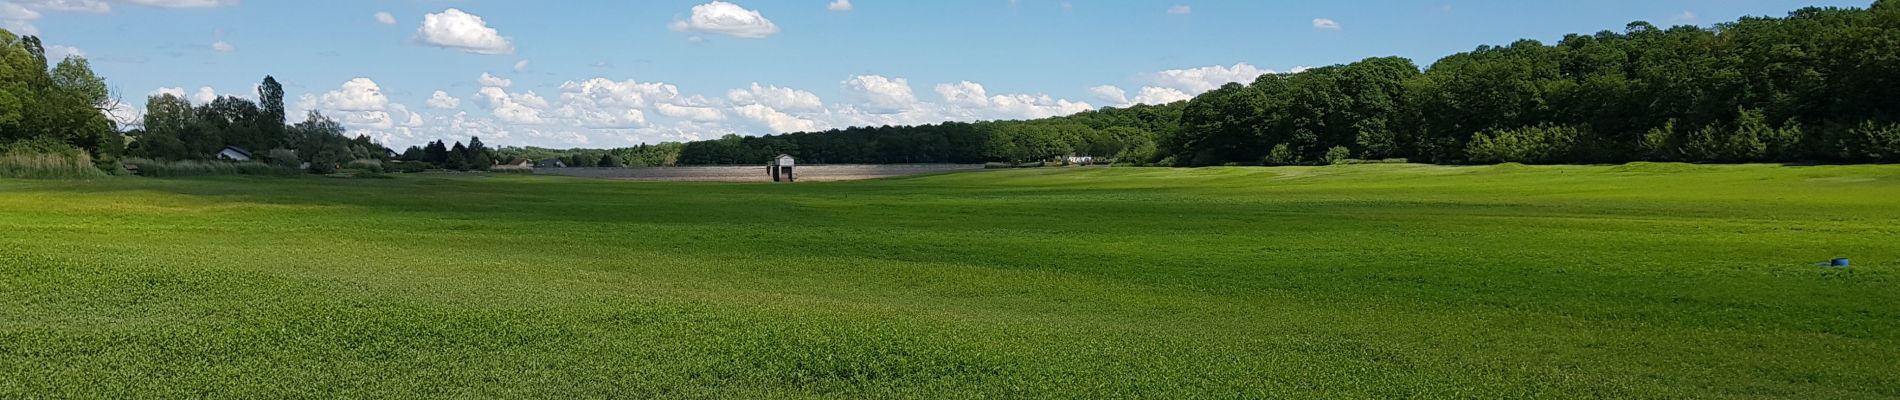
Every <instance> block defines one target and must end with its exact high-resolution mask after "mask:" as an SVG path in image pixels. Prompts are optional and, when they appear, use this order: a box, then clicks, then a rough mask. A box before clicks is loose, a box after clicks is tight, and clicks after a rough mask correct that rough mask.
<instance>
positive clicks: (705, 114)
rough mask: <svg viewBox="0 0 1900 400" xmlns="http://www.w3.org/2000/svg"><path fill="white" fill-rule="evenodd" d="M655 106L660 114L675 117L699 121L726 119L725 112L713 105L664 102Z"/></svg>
mask: <svg viewBox="0 0 1900 400" xmlns="http://www.w3.org/2000/svg"><path fill="white" fill-rule="evenodd" d="M654 107H655V109H657V110H658V111H659V112H660V115H665V116H668V117H673V118H679V119H685V120H691V121H699V122H712V121H720V120H724V119H726V114H725V113H721V112H719V109H717V108H712V107H694V106H681V105H673V104H664V103H663V104H659V105H656V106H654Z"/></svg>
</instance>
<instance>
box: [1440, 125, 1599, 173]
mask: <svg viewBox="0 0 1900 400" xmlns="http://www.w3.org/2000/svg"><path fill="white" fill-rule="evenodd" d="M1578 136H1580V135H1579V134H1578V131H1577V128H1575V127H1570V126H1553V125H1539V126H1532V127H1523V128H1518V129H1508V130H1490V131H1486V132H1480V133H1477V134H1474V135H1471V143H1470V144H1468V145H1466V146H1465V155H1466V156H1467V157H1469V158H1470V159H1471V161H1472V162H1478V163H1505V162H1517V163H1530V164H1548V163H1559V162H1565V161H1569V159H1570V157H1571V155H1572V152H1573V151H1575V149H1576V145H1577V137H1578Z"/></svg>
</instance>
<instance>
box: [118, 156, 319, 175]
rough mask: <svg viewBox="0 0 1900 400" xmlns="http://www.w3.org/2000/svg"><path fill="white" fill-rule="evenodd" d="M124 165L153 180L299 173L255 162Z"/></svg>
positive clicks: (129, 162) (130, 161)
mask: <svg viewBox="0 0 1900 400" xmlns="http://www.w3.org/2000/svg"><path fill="white" fill-rule="evenodd" d="M125 163H126V164H127V165H131V166H133V167H135V168H137V169H138V171H139V176H147V177H154V178H170V177H181V176H220V175H273V176H293V175H297V174H299V173H300V172H299V171H298V170H297V169H295V168H279V167H275V166H271V165H270V164H265V163H261V162H256V161H244V162H228V161H160V160H152V159H145V158H131V159H126V160H125Z"/></svg>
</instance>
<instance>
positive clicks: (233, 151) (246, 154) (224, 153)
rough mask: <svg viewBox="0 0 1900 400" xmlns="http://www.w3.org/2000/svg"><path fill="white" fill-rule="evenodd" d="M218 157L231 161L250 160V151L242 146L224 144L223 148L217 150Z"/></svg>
mask: <svg viewBox="0 0 1900 400" xmlns="http://www.w3.org/2000/svg"><path fill="white" fill-rule="evenodd" d="M218 159H220V160H231V161H250V160H251V152H250V151H249V150H244V148H242V147H237V146H224V150H219V151H218Z"/></svg>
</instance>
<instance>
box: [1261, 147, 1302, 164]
mask: <svg viewBox="0 0 1900 400" xmlns="http://www.w3.org/2000/svg"><path fill="white" fill-rule="evenodd" d="M1299 162H1300V157H1299V156H1296V155H1293V149H1291V148H1288V147H1287V146H1286V143H1281V144H1276V145H1273V150H1270V151H1267V159H1266V161H1265V162H1264V164H1267V165H1293V164H1297V163H1299Z"/></svg>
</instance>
